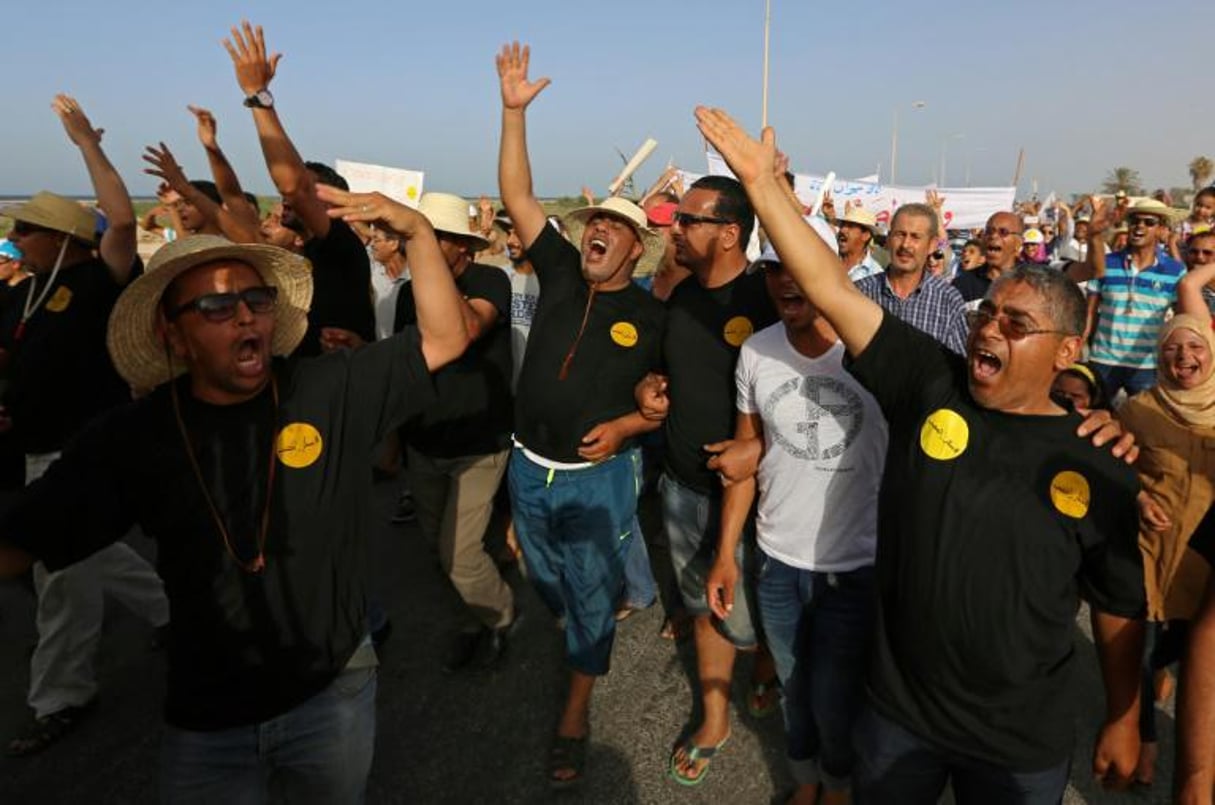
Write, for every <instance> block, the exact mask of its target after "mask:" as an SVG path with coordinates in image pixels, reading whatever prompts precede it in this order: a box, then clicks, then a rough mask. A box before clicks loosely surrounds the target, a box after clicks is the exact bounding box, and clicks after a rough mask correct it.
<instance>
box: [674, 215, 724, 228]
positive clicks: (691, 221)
mask: <svg viewBox="0 0 1215 805" xmlns="http://www.w3.org/2000/svg"><path fill="white" fill-rule="evenodd" d="M675 223H677V224H679V225H680V226H682V227H689V226H694V225H696V224H732V223H734V222H733V221H727V220H726V219H725V218H710V217H709V216H707V215H693V214H692V213H690V212H677V213H675Z"/></svg>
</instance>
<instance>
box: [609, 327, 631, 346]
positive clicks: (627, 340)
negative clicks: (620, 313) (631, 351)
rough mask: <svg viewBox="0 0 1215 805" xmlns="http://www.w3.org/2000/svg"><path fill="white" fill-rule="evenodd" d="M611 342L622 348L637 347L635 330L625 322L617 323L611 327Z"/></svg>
mask: <svg viewBox="0 0 1215 805" xmlns="http://www.w3.org/2000/svg"><path fill="white" fill-rule="evenodd" d="M611 333H612V340H613V341H615V342H616V343H617V344H619V345H620V346H622V347H635V346H637V328H636V327H634V326H633V325H632V324H630V323H629V322H627V321H618V322H616V323H615V324H613V325H612V330H611Z"/></svg>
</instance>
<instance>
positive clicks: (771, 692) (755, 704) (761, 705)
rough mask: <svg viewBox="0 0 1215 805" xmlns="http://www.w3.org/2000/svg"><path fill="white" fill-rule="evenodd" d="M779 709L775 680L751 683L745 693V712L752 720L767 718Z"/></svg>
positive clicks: (778, 695) (778, 691) (777, 688)
mask: <svg viewBox="0 0 1215 805" xmlns="http://www.w3.org/2000/svg"><path fill="white" fill-rule="evenodd" d="M779 707H780V688H779V687H778V685H777V683H776V680H772V681H771V682H752V683H751V689H750V690H749V691H747V712H748V713H750V714H751V717H752V718H767V717H768V716H770V715H772V714H773V713H775V712H776V711H777V709H778V708H779Z"/></svg>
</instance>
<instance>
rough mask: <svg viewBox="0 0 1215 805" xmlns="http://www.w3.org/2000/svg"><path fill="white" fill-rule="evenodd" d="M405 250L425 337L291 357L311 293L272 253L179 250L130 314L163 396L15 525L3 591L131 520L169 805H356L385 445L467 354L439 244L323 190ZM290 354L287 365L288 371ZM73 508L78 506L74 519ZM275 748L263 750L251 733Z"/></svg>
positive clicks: (144, 369)
mask: <svg viewBox="0 0 1215 805" xmlns="http://www.w3.org/2000/svg"><path fill="white" fill-rule="evenodd" d="M320 192H322V193H323V194H324V197H325V199H326V200H327V201H330V202H334V203H336V204H338V205H341V206H338V207H336V208H334V209H333V210H331V214H333V215H343V216H346V217H347V218H349V219H351V220H360V221H365V222H369V223H372V222H374V223H375V224H376V225H377V226H382V227H386V228H389V229H393V230H394V231H397V232H399V233H400V234H401V236H402V237H404V238H405V239H406V240H407V241H408V245H407V246H406V249H407V251H408V255H409V261H410V265H411V266H412V267H413V283H414V299H415V301H416V303H417V321H418V324H417V327H416V328H407V330H406V332H403V333H401V334H399V335H397V336H394V337H393V338H389V339H385V340H384V341H380V342H378V343H375V344H369V345H367V346H365V347H363V348H362V349H358V350H353V351H350V350H342V351H338V352H334V353H331V354H328V355H325V356H321V357H317V358H301V357H298V356H295V355H293V353H294V352H295V349H296V347H297V346H298V344H299V342H300V340H301V339H302V338H303V337H304V333H305V331H306V329H307V319H306V317H307V309H308V305H309V302H310V301H311V297H312V293H313V286H312V277H311V272H310V271H309V268H308V264H307V262H306V261H305V260H303V259H302V258H300V257H299V256H297V255H293V254H291V253H290V252H287V251H285V250H282V249H279V248H277V247H273V246H262V245H237V244H233V243H230V242H229V241H226V240H224V239H222V238H217V237H212V236H205V235H204V236H195V237H190V238H183V239H181V240H178V241H175V242H173V243H171V244H169V245H167V246H165V247H164V248H162V249H161V250H160V251H159V252H157V254H156V255H155V256H154V257H153V258H152V260H151V262H150V263H149V265H148V271H147V273H146V274H145V275H144V276H143V277H141V278H140V279H138V280H136V281H135V282H134V283H132V284H131V286H130V287H129V288H128V289H126V291H124V292H123V294H122V296H121V297H120V298H119V300H118V302H117V303H116V305H115V307H114V313H113V315H112V316H111V318H110V323H109V330H108V343H109V346H110V351H111V356H112V358H113V360H114V363H115V365H116V367H117V369H118V371H119V373H120V374H121V375H122V376H123V378H124V379H125V380H126V381H127V382H128V383H130V384H131V385H132V386H135V387H138V388H145V389H146V388H153V387H155V388H154V390H153V391H152V392H151V393H150V394H148V395H146V396H145V397H143V398H141V399H140V400H138V401H137V402H135V403H132V404H130V405H127V406H123V407H121V408H118V409H115V410H114V411H112V412H110V413H109V414H107V415H106V416H104V417H103V418H101V419H99V420H96V421H94V423H92V424H91V425H90V426H88V427H86V428H85V429H84V431H82V432H81V433H80V434H79V436H78V437H77V439H76V440H74V441H73V442H72V444H71V445H69V446H68V447H67V449H65V451H64V453H63V456H62V457H61V458H60V459H59V460H58V461H57V462H56V463H54V464H53V465H52V466H51V467H50V469H49V470H48V472H47V474H46V475H45V476H44V477H43V478H42V479H41V480H39V481H38V482H36V483H35V484H34V485H32V486H31V487H30V488H29V490H28V491H27V493H26V495H25V497H23V498H22V499H21V501H19V503H18V504H17V506H16V507H15V508H14V509H13V510H12V511H11V512H10V513H8V515H7V516H6V517H5V518H4V519H3V520H2V521H0V535H2V536H0V576H6V577H7V576H11V575H14V574H16V573H20V572H21V571H22V570H23V569H24V568H26V567H28V566H29V564H30V563H31V562H32V561H33V559H34V557H38V558H40V559H41V560H42V561H43V562H45V563H46V564H47V566H48V567H51V568H61V567H66V566H69V565H71V564H72V563H74V562H79V561H81V560H83V559H85V558H86V557H88V556H89V555H90V554H91V553H93V552H95V551H97V550H100V549H103V548H104V546H106V545H109V544H111V543H113V542H114V540H115V539H117V538H118V537H120V536H121V535H122V534H123V533H125V531H126V530H127V529H128V528H130V527H131V526H132V525H133V524H136V523H138V524H139V525H140V526H141V527H142V529H143V531H144V533H146V534H147V535H148V536H149V537H151V538H152V539H155V540H156V541H157V544H158V560H157V562H158V564H157V569H158V572H159V573H160V575H161V577H162V578H163V579H164V582H165V590H166V592H167V593H168V597H169V600H170V602H171V607H172V612H173V620H172V622H171V624H170V629H169V634H168V642H167V652H168V666H167V672H168V694H167V700H166V704H165V718H166V720H167V721H168V727H167V729H166V731H165V735H164V746H163V751H162V768H161V798H162V800H163V801H166V802H190V803H195V802H197V803H213V802H233V801H247V800H249V799H257V800H260V799H264V798H265V796H266V795H267V792H268V790H269V789H271V788H273V789H274V790H277V791H280V792H281V794H282V796H284V798H285V799H286V800H288V801H315V802H361V801H362V798H363V793H364V789H365V785H366V778H367V773H368V770H369V768H370V765H371V754H372V748H373V745H374V739H375V709H374V708H375V687H376V686H375V665H376V658H375V652H374V650H373V649H372V646H371V642H370V637H369V636H368V634H367V622H366V614H365V607H364V595H363V592H364V587H363V579H364V576H365V568H364V564H365V545H366V540H367V536H368V526H369V517H368V510H369V501H368V498H369V494H370V489H371V483H370V482H371V477H370V469H369V467H368V466H367V457H368V456H369V455H370V453H371V450H372V448H373V447H374V446H375V445H376V444H377V443H378V442H379V441H380V439H382V438H383V436H384V435H385V434H386V433H388V432H390V431H391V430H392V429H394V428H396V427H398V426H399V425H400V424H401V423H402V422H403V421H404V420H405V419H406V418H407V417H408V416H410V415H411V414H414V413H416V412H417V411H419V410H420V409H421V408H423V407H424V406H425V405H426V404H427V403H429V402H430V401H431V400H432V394H433V386H432V385H431V382H430V379H429V372H431V371H434V370H436V369H438V368H439V367H441V366H443V365H445V364H446V363H448V362H450V361H452V360H454V359H455V358H457V357H458V356H459V355H460V353H461V352H462V351H463V349H464V348H465V347H466V346H467V343H468V331H467V328H466V326H465V324H464V320H463V318H462V315H461V304H460V297H459V294H458V293H457V291H456V288H455V284H454V282H453V279H452V276H451V273H450V271H449V270H448V269H447V266H446V264H445V262H444V260H443V257H442V254H441V253H440V251H439V247H438V243H437V242H436V241H435V239H434V235H433V231H432V229H431V227H430V225H429V224H428V223H427V222H426V220H425V218H423V217H422V216H421V215H419V214H418V213H417V212H415V211H412V210H409V209H408V208H406V207H403V206H402V205H399V204H396V203H394V202H391V201H389V200H388V199H386V198H385V197H383V196H381V195H379V194H364V195H355V194H349V193H343V192H340V191H336V190H333V189H329V188H322V189H321V191H320ZM275 356H280V357H281V356H292V357H289V358H285V359H280V358H278V357H275ZM65 500H70V501H71V505H63V501H65ZM255 735H263V736H264V735H271V736H273V740H272V741H271V742H270V744H269V745H268V744H267V743H266V742H265V741H261V742H259V741H257V740H252V741H251V740H249V736H255Z"/></svg>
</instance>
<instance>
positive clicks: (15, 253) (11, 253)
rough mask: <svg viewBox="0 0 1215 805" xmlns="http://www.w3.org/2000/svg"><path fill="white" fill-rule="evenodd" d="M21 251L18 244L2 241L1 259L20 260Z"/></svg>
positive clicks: (0, 245) (0, 246) (0, 247)
mask: <svg viewBox="0 0 1215 805" xmlns="http://www.w3.org/2000/svg"><path fill="white" fill-rule="evenodd" d="M22 256H23V255H22V254H21V250H20V249H18V248H17V244H16V243H13V242H12V241H11V240H0V257H3V258H4V259H6V260H20V259H21V258H22Z"/></svg>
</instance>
